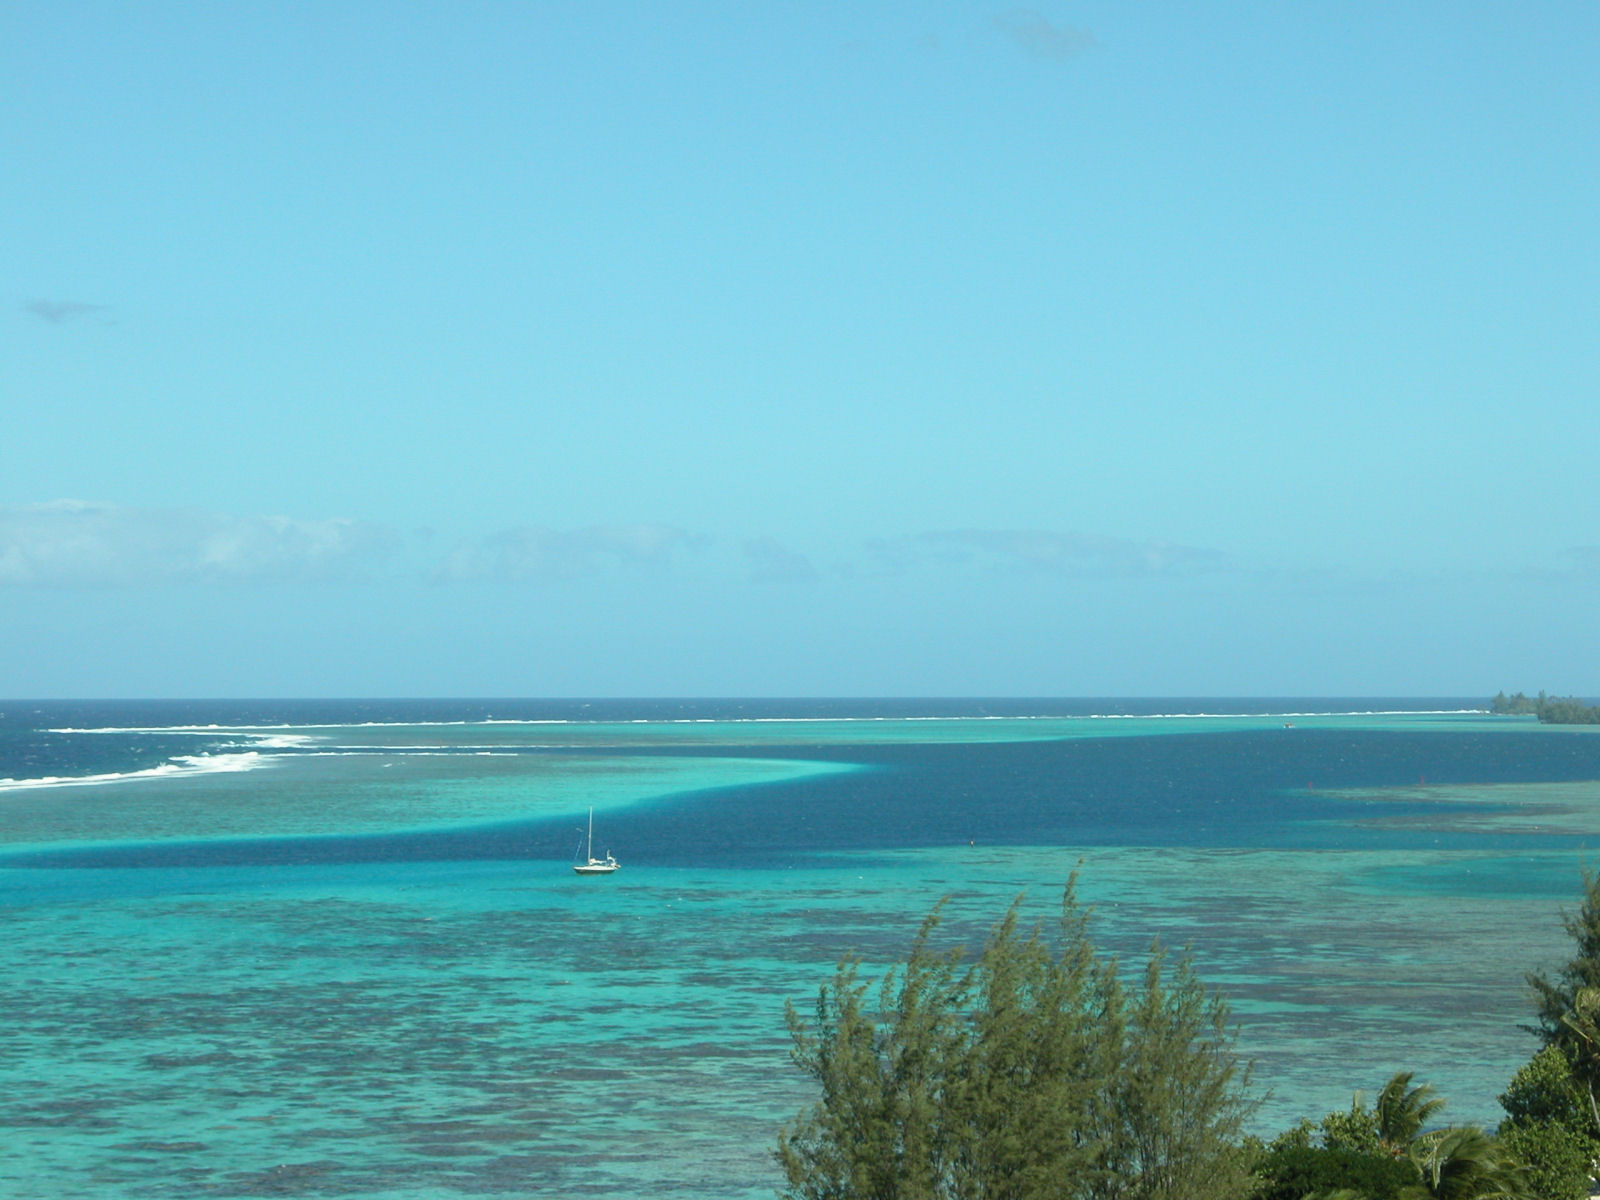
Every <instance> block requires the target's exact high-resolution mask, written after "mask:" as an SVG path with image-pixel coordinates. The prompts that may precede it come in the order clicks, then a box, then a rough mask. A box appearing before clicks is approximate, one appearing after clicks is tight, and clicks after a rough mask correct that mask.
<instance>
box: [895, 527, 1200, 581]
mask: <svg viewBox="0 0 1600 1200" xmlns="http://www.w3.org/2000/svg"><path fill="white" fill-rule="evenodd" d="M867 553H868V556H869V557H870V559H871V561H872V562H873V563H874V565H876V566H877V567H878V568H879V569H881V570H885V571H891V572H900V571H908V570H912V569H917V568H922V567H927V566H935V567H947V568H949V567H961V568H972V569H977V570H1028V571H1044V572H1051V573H1055V574H1062V575H1070V576H1076V577H1101V578H1137V577H1140V576H1153V575H1165V576H1171V575H1197V574H1206V573H1211V572H1215V571H1221V570H1226V569H1228V568H1229V567H1230V565H1231V564H1230V561H1229V559H1228V556H1227V555H1225V554H1224V553H1222V551H1220V550H1209V549H1204V548H1201V547H1195V546H1178V545H1174V544H1172V543H1171V542H1138V541H1131V540H1127V539H1123V538H1107V537H1092V536H1089V535H1087V534H1081V533H1056V532H1051V531H1048V530H1030V529H947V530H934V531H930V532H927V533H915V534H907V535H904V536H900V537H893V538H877V539H874V540H873V541H871V542H869V543H868V544H867Z"/></svg>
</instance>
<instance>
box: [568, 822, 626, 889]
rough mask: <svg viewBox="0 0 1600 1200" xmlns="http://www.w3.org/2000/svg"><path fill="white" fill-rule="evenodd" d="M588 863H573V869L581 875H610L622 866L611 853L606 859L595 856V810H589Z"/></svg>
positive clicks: (586, 849)
mask: <svg viewBox="0 0 1600 1200" xmlns="http://www.w3.org/2000/svg"><path fill="white" fill-rule="evenodd" d="M584 855H585V856H586V857H587V859H588V861H587V862H581V863H573V864H572V869H573V870H574V871H576V872H577V873H578V874H579V875H609V874H611V872H613V871H615V870H616V869H617V868H618V867H620V866H621V865H622V864H621V863H619V862H618V861H617V860H616V859H614V858H612V857H611V853H610V851H607V852H606V856H605V857H604V858H596V857H595V856H594V809H593V808H591V809H590V810H589V840H588V843H587V845H586V848H585V849H584Z"/></svg>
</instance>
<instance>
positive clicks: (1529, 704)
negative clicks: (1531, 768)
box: [1489, 692, 1600, 725]
mask: <svg viewBox="0 0 1600 1200" xmlns="http://www.w3.org/2000/svg"><path fill="white" fill-rule="evenodd" d="M1489 711H1490V712H1492V713H1501V714H1505V715H1525V714H1527V713H1532V714H1533V715H1534V716H1536V717H1538V718H1539V720H1540V721H1542V722H1543V723H1544V724H1546V725H1600V707H1596V706H1595V705H1592V704H1585V703H1584V702H1583V701H1582V700H1579V699H1578V698H1577V697H1576V696H1564V697H1558V696H1546V695H1545V694H1544V693H1543V692H1540V693H1539V695H1538V696H1537V697H1535V698H1532V699H1530V698H1529V697H1527V696H1524V695H1523V694H1522V693H1521V692H1518V693H1517V694H1516V695H1514V696H1508V695H1506V694H1505V693H1504V692H1501V693H1500V694H1499V695H1497V696H1496V697H1495V698H1494V699H1493V700H1491V701H1490V702H1489Z"/></svg>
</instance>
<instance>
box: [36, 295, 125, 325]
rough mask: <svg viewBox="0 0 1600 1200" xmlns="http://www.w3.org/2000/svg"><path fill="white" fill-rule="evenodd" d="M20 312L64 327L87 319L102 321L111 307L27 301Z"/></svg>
mask: <svg viewBox="0 0 1600 1200" xmlns="http://www.w3.org/2000/svg"><path fill="white" fill-rule="evenodd" d="M22 311H23V312H26V313H31V314H32V315H34V316H36V317H38V318H39V319H40V320H41V321H48V322H49V323H50V324H52V325H65V324H67V323H69V322H71V321H82V320H84V319H86V318H88V317H100V318H102V320H104V319H106V318H107V317H109V315H110V313H111V306H110V305H109V304H84V303H82V302H80V301H77V300H29V301H28V302H27V303H26V304H24V305H23V306H22Z"/></svg>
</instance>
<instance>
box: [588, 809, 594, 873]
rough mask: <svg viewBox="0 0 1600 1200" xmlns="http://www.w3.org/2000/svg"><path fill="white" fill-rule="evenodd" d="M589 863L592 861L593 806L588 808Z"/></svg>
mask: <svg viewBox="0 0 1600 1200" xmlns="http://www.w3.org/2000/svg"><path fill="white" fill-rule="evenodd" d="M588 853H589V861H590V862H593V861H594V805H592V804H591V805H590V806H589V851H588Z"/></svg>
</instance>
